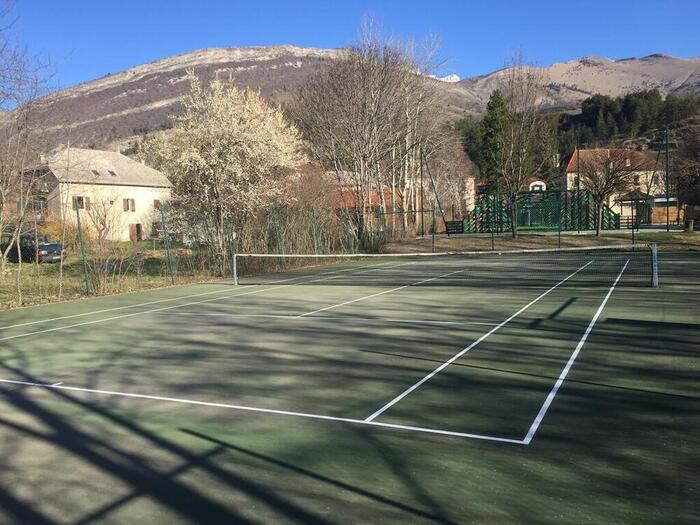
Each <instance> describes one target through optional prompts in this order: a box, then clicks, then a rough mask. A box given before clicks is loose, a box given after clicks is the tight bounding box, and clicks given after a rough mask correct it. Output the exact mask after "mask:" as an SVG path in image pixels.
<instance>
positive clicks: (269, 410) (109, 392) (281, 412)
mask: <svg viewBox="0 0 700 525" xmlns="http://www.w3.org/2000/svg"><path fill="white" fill-rule="evenodd" d="M0 383H5V384H11V385H22V386H31V387H38V388H45V389H48V390H67V391H71V392H85V393H89V394H100V395H107V396H119V397H129V398H136V399H149V400H152V401H165V402H170V403H180V404H185V405H198V406H207V407H215V408H227V409H232V410H243V411H247V412H260V413H265V414H277V415H283V416H293V417H300V418H306V419H320V420H325V421H337V422H340V423H350V424H353V425H366V426H373V427H380V428H392V429H397V430H407V431H413V432H423V433H427V434H440V435H445V436H453V437H462V438H470V439H480V440H484V441H496V442H500V443H510V444H515V445H524V444H525V443H524V442H523V440H521V439H511V438H503V437H498V436H487V435H483V434H470V433H467V432H454V431H451V430H441V429H435V428H426V427H416V426H411V425H397V424H393V423H381V422H377V421H374V422H370V421H364V420H362V419H353V418H347V417H338V416H327V415H324V414H312V413H308V412H294V411H290V410H276V409H272V408H259V407H252V406H246V405H233V404H228V403H216V402H211V401H196V400H192V399H182V398H178V397H166V396H153V395H147V394H133V393H130V392H118V391H114V390H98V389H93V388H82V387H76V386H66V385H62V384H48V383H32V382H30V381H16V380H12V379H0Z"/></svg>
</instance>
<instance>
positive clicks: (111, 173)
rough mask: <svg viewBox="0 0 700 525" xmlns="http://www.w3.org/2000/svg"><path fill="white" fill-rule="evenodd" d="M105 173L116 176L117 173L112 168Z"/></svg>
mask: <svg viewBox="0 0 700 525" xmlns="http://www.w3.org/2000/svg"><path fill="white" fill-rule="evenodd" d="M107 173H109V175H110V176H111V177H116V176H117V174H116V173H115V172H114V171H113V170H107Z"/></svg>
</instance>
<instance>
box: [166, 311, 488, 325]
mask: <svg viewBox="0 0 700 525" xmlns="http://www.w3.org/2000/svg"><path fill="white" fill-rule="evenodd" d="M168 315H191V316H194V317H200V316H203V317H253V318H256V317H260V318H263V319H289V320H291V321H305V320H321V321H349V322H370V323H372V322H375V323H406V324H437V325H480V326H496V324H498V323H487V322H485V321H433V320H430V319H382V318H377V317H354V316H346V317H331V316H327V315H314V316H306V317H300V316H298V315H272V314H230V313H226V312H172V313H169V314H168Z"/></svg>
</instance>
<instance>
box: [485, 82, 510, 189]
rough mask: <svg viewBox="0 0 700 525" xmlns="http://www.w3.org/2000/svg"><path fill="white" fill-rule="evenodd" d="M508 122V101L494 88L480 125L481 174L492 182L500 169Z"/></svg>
mask: <svg viewBox="0 0 700 525" xmlns="http://www.w3.org/2000/svg"><path fill="white" fill-rule="evenodd" d="M507 122H508V103H507V101H506V99H505V97H503V95H502V94H501V92H500V91H499V90H495V91H494V92H493V93H491V96H490V97H489V103H488V105H487V107H486V115H485V116H484V120H483V121H482V123H481V126H482V130H483V131H482V133H483V134H482V137H483V138H482V140H483V152H482V165H483V168H482V170H481V174H482V176H483V177H484V178H485V179H486V180H487V181H489V182H494V181H495V180H496V179H497V178H498V176H499V174H500V173H501V170H500V168H499V164H500V162H501V160H500V159H501V155H500V149H501V147H503V144H504V140H503V133H504V132H505V129H506V127H507Z"/></svg>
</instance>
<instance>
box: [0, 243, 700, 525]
mask: <svg viewBox="0 0 700 525" xmlns="http://www.w3.org/2000/svg"><path fill="white" fill-rule="evenodd" d="M649 261H650V257H649V254H648V253H647V252H645V251H644V250H640V251H634V252H627V251H624V250H620V251H619V252H618V251H608V252H590V253H588V252H572V253H561V254H557V255H553V254H537V255H533V254H529V255H521V256H499V255H497V254H494V255H491V256H485V257H474V258H460V257H417V258H409V257H406V258H401V257H397V258H376V259H357V260H354V259H352V260H342V261H339V262H336V263H334V264H319V265H315V266H312V267H306V268H298V269H288V271H285V272H277V273H269V274H266V275H263V276H258V277H246V275H245V273H244V274H243V278H242V279H241V284H240V285H239V286H235V285H234V284H233V283H232V282H231V281H230V280H224V281H221V282H217V283H212V284H203V285H190V286H181V287H172V288H167V289H161V290H155V291H149V292H143V293H140V294H128V295H121V296H113V297H102V298H94V299H88V300H83V301H76V302H71V303H63V304H55V305H47V306H41V307H34V308H28V309H22V310H14V311H8V312H4V313H2V314H0V345H1V348H0V393H1V394H2V395H1V396H0V432H1V435H2V439H0V457H1V458H2V473H1V474H0V522H2V523H76V524H77V523H81V524H83V523H248V522H250V523H295V522H298V523H380V522H384V523H386V522H401V523H670V522H673V523H693V522H696V523H697V522H698V521H699V520H700V507H699V505H698V500H699V499H700V494H699V491H698V488H699V487H698V483H699V480H700V474H699V473H698V472H699V471H698V460H697V458H698V452H699V450H700V449H699V448H698V445H699V444H700V386H699V385H700V382H699V381H698V379H699V378H700V377H699V376H700V255H698V254H696V253H692V252H688V253H665V252H662V253H661V254H660V256H659V270H660V271H659V275H660V282H661V286H660V287H658V288H653V287H651V286H650V285H649V283H650V262H649ZM314 262H320V261H314ZM242 264H243V266H244V267H245V261H242Z"/></svg>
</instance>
